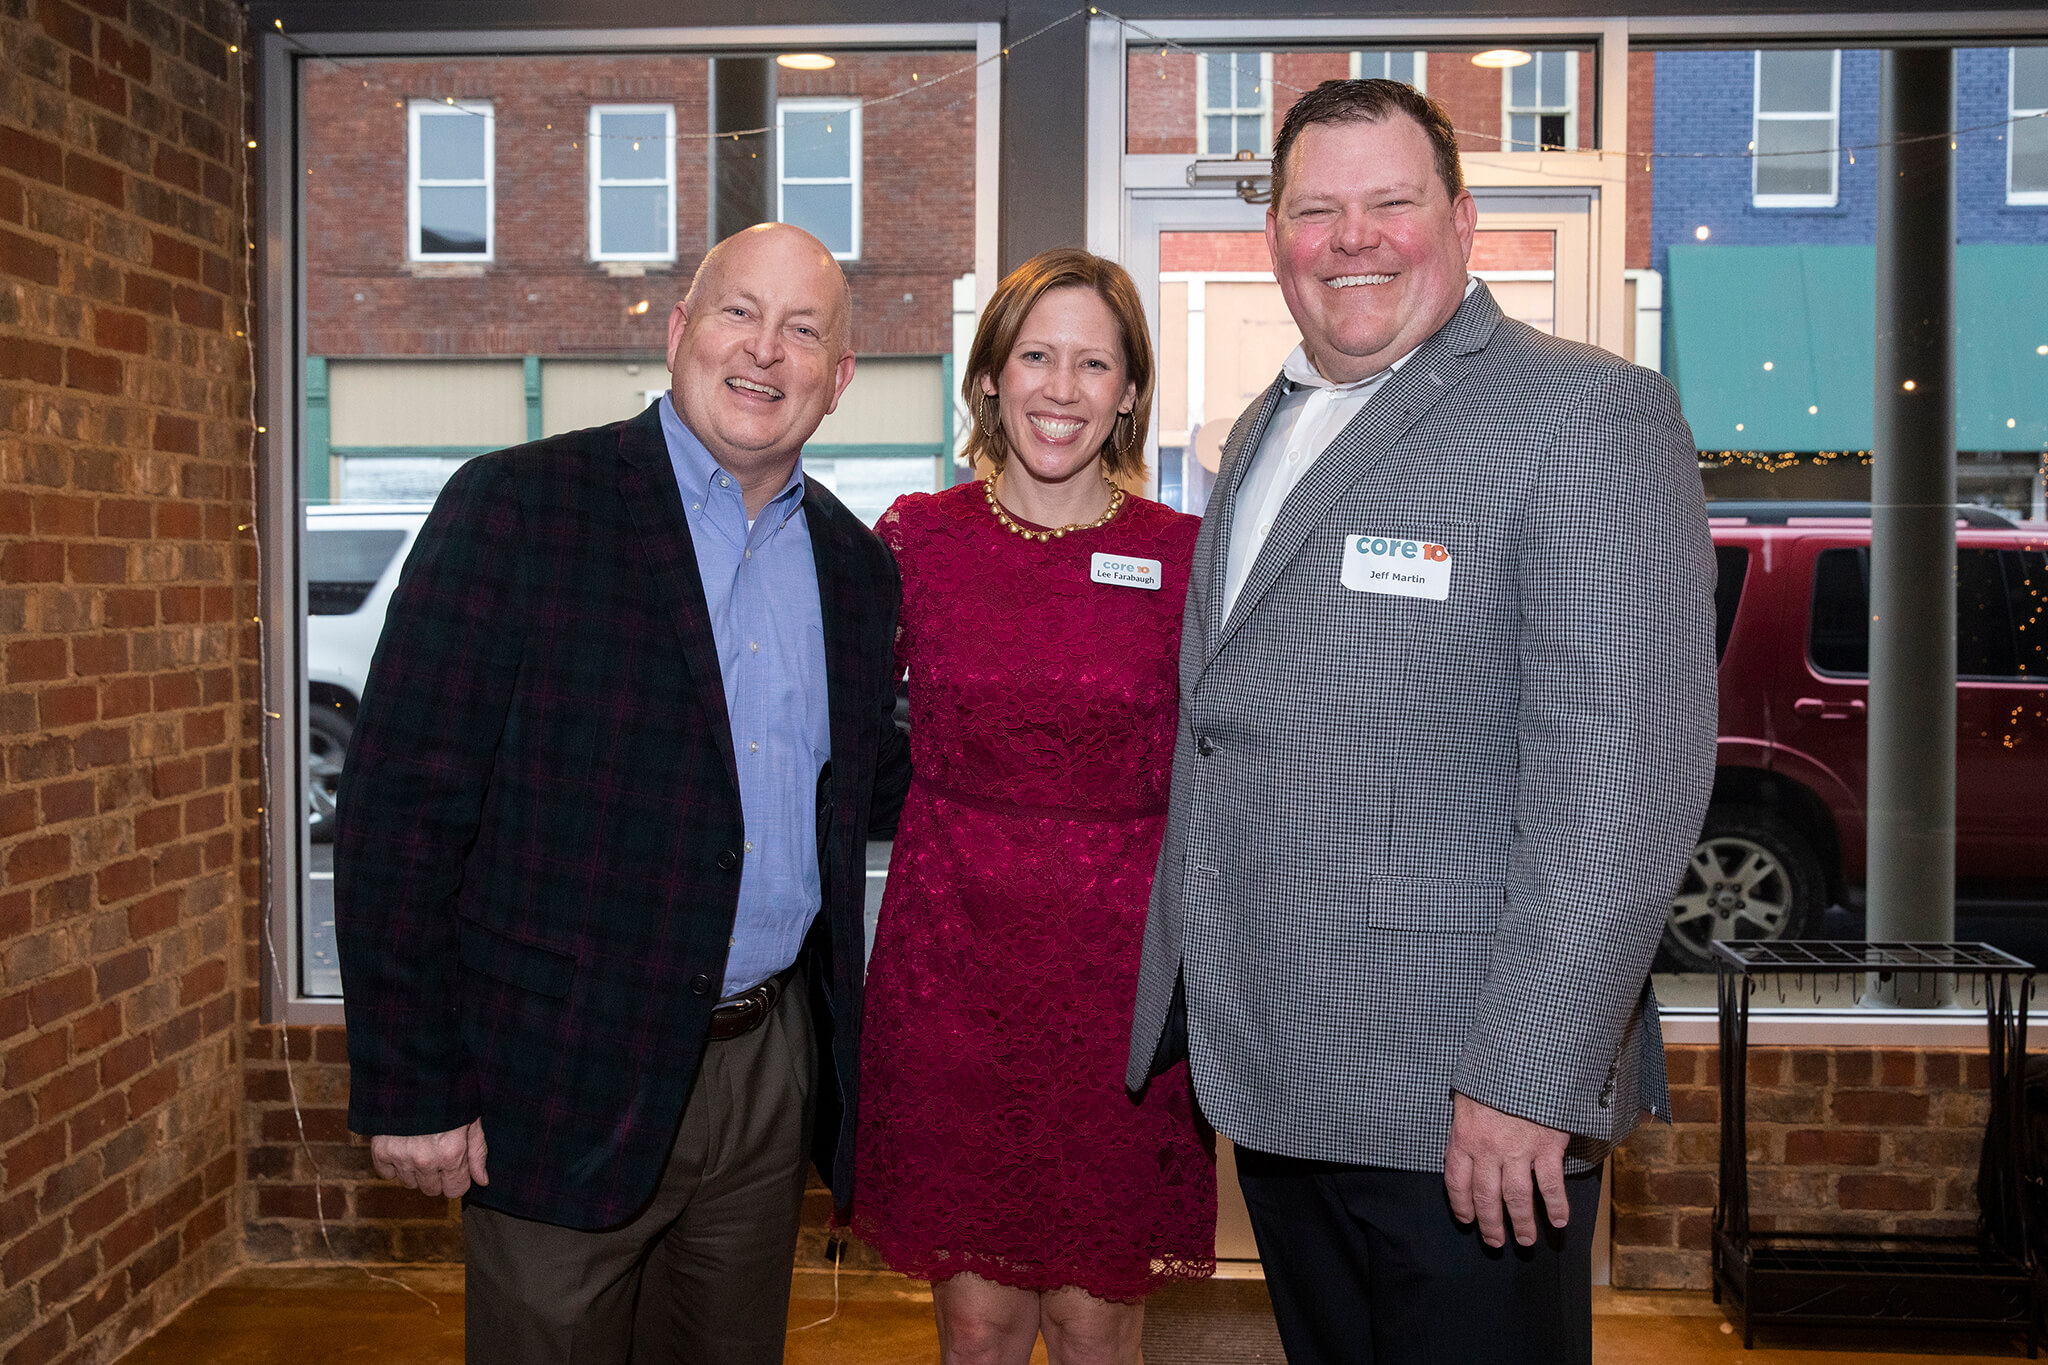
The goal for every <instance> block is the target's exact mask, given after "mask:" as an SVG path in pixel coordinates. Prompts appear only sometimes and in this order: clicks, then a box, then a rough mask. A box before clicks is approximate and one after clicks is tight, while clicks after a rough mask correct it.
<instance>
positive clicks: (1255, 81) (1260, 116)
mask: <svg viewBox="0 0 2048 1365" xmlns="http://www.w3.org/2000/svg"><path fill="white" fill-rule="evenodd" d="M1195 127H1196V128H1197V129H1198V130H1199V132H1198V134H1197V136H1198V138H1199V142H1198V144H1197V152H1198V154H1199V155H1201V156H1236V155H1237V154H1238V153H1239V152H1250V153H1251V154H1252V155H1253V156H1264V155H1265V154H1266V153H1267V151H1268V150H1269V149H1271V147H1272V146H1273V54H1272V53H1270V52H1203V53H1198V54H1197V55H1196V59H1195Z"/></svg>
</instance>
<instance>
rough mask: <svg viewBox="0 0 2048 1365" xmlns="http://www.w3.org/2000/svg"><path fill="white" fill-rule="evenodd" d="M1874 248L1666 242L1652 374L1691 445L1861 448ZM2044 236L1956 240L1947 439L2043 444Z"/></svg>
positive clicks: (1869, 395)
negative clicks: (2017, 241) (1680, 415)
mask: <svg viewBox="0 0 2048 1365" xmlns="http://www.w3.org/2000/svg"><path fill="white" fill-rule="evenodd" d="M1876 282H1877V252H1876V249H1875V248H1874V247H1867V246H1674V247H1672V248H1671V259H1670V269H1669V271H1668V274H1667V278H1666V285H1665V287H1666V288H1667V289H1668V290H1669V293H1668V294H1667V296H1666V298H1665V301H1664V318H1665V326H1666V328H1667V329H1668V330H1667V332H1666V337H1667V340H1666V343H1665V372H1666V374H1667V375H1669V377H1670V378H1671V380H1672V382H1673V383H1675V384H1676V385H1677V386H1678V393H1679V399H1680V401H1681V403H1682V404H1683V405H1684V408H1685V416H1686V420H1687V421H1689V422H1690V423H1691V424H1692V430H1693V439H1694V441H1695V443H1696V444H1697V445H1698V448H1699V449H1701V450H1707V451H1718V450H1737V451H1802V452H1803V451H1842V450H1852V451H1855V450H1868V449H1869V448H1870V445H1871V441H1872V429H1873V426H1872V415H1871V414H1872V407H1873V403H1874V401H1875V395H1874V394H1873V392H1872V386H1873V385H1874V384H1875V383H1876V378H1875V376H1876V372H1877V338H1876V330H1877V283H1876ZM2044 347H2048V245H2031V244H2022V245H2013V244H1995V245H1992V244H1987V245H1975V246H1959V247H1957V248H1956V448H1957V449H1958V450H2010V451H2048V351H2044V350H2043V349H2042V348H2044Z"/></svg>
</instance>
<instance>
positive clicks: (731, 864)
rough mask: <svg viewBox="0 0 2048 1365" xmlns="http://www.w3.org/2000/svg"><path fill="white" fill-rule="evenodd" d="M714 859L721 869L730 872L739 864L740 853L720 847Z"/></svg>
mask: <svg viewBox="0 0 2048 1365" xmlns="http://www.w3.org/2000/svg"><path fill="white" fill-rule="evenodd" d="M716 861H717V863H718V866H719V867H720V868H721V869H723V870H724V871H727V872H730V871H732V870H733V869H734V868H736V867H738V866H739V865H740V855H739V854H737V853H735V852H733V851H732V850H731V849H729V848H721V849H720V850H718V857H717V859H716Z"/></svg>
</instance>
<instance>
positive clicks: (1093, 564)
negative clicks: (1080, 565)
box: [1088, 551, 1159, 592]
mask: <svg viewBox="0 0 2048 1365" xmlns="http://www.w3.org/2000/svg"><path fill="white" fill-rule="evenodd" d="M1088 577H1089V578H1090V579H1092V580H1093V581H1095V582H1097V583H1114V584H1115V585H1116V586H1118V587H1120V588H1150V589H1152V591H1154V592H1158V591H1159V561H1158V560H1156V559H1133V558H1132V557H1131V556H1129V555H1106V554H1103V553H1101V552H1100V551H1098V552H1096V553H1095V554H1092V555H1090V556H1088Z"/></svg>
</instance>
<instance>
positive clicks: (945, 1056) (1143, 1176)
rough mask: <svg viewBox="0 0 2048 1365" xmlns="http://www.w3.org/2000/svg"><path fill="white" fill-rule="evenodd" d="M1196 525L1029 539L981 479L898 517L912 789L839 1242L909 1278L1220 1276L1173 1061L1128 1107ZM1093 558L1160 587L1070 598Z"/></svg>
mask: <svg viewBox="0 0 2048 1365" xmlns="http://www.w3.org/2000/svg"><path fill="white" fill-rule="evenodd" d="M1198 524H1199V523H1198V522H1197V521H1196V519H1195V518H1194V517H1191V516H1186V515H1184V514H1182V513H1179V512H1175V511H1172V510H1170V509H1169V508H1167V507H1164V506H1162V505H1161V504H1159V503H1156V502H1148V501H1145V500H1143V499H1138V498H1132V499H1128V500H1127V501H1126V502H1125V504H1124V506H1123V509H1122V511H1120V512H1119V513H1118V514H1117V516H1116V518H1115V520H1113V521H1111V522H1110V523H1109V524H1108V525H1107V526H1103V527H1100V528H1097V529H1095V530H1090V531H1081V532H1069V533H1068V534H1067V535H1066V536H1065V537H1064V538H1062V539H1056V540H1050V541H1046V542H1043V543H1041V542H1037V541H1028V540H1026V539H1024V538H1023V537H1022V536H1019V535H1017V534H1015V533H1014V532H1012V531H1010V530H1008V529H1007V528H1005V527H1004V526H1003V525H1002V524H1001V523H1000V522H998V521H997V520H996V519H995V517H994V516H993V515H991V513H990V511H989V508H988V506H987V504H986V502H985V501H984V499H983V494H982V490H981V487H980V485H978V484H975V483H967V484H962V485H960V486H959V487H956V488H952V489H948V490H947V491H946V492H943V493H938V494H928V493H913V494H911V495H909V496H907V497H904V498H901V499H899V500H898V501H897V502H896V504H895V506H893V507H891V508H890V509H889V511H888V513H887V514H886V515H884V516H883V518H882V520H881V522H880V524H879V525H878V526H877V527H876V530H877V531H878V532H879V533H880V534H881V536H882V538H883V539H884V540H886V541H887V542H888V543H889V545H890V546H891V548H893V549H894V550H895V552H896V561H897V563H898V565H899V566H900V567H901V569H902V571H903V617H902V628H901V629H900V630H899V632H898V635H897V651H898V662H899V664H901V665H905V666H907V667H908V669H909V671H910V707H911V732H910V741H911V753H912V758H913V762H914V769H915V772H916V778H915V780H914V782H913V784H912V787H911V792H910V800H909V804H908V805H906V806H905V808H904V811H903V819H902V823H901V826H900V827H899V829H898V831H897V835H896V847H895V853H894V857H893V858H892V859H891V861H890V865H889V883H888V891H887V893H886V894H885V896H884V898H883V901H882V911H881V922H880V925H879V927H878V929H877V933H876V938H875V950H874V957H873V960H872V961H871V962H870V964H869V967H868V979H867V1007H866V1014H865V1016H864V1019H863V1023H862V1034H861V1079H860V1129H859V1148H858V1153H857V1157H856V1162H857V1167H856V1170H857V1175H856V1179H855V1185H854V1216H853V1226H854V1230H855V1231H856V1232H857V1233H859V1234H860V1236H862V1237H863V1238H865V1239H866V1240H867V1241H868V1243H869V1244H870V1245H872V1246H874V1247H875V1248H876V1249H877V1250H878V1251H879V1252H881V1254H882V1256H883V1257H884V1259H886V1260H887V1261H888V1263H889V1264H890V1265H891V1266H893V1267H894V1268H896V1269H897V1270H900V1271H903V1272H906V1273H908V1274H910V1275H914V1276H917V1277H919V1278H921V1279H931V1280H940V1279H946V1278H948V1277H950V1276H952V1275H955V1274H958V1273H959V1272H961V1271H971V1272H973V1273H974V1274H976V1275H980V1276H983V1277H985V1278H987V1279H991V1280H997V1281H1000V1282H1001V1283H1004V1284H1009V1285H1015V1286H1017V1287H1019V1288H1024V1289H1034V1290H1046V1289H1056V1288H1059V1287H1060V1286H1062V1285H1080V1286H1081V1287H1082V1288H1084V1289H1087V1290H1088V1291H1089V1292H1091V1293H1093V1294H1096V1295H1098V1296H1100V1297H1103V1298H1110V1299H1122V1300H1134V1299H1138V1298H1141V1297H1142V1296H1144V1295H1145V1294H1147V1293H1149V1292H1150V1291H1151V1290H1153V1289H1155V1288H1157V1287H1158V1286H1159V1285H1160V1284H1161V1283H1163V1282H1164V1281H1166V1280H1168V1279H1175V1278H1190V1279H1192V1278H1198V1277H1201V1276H1205V1275H1208V1274H1211V1273H1213V1272H1214V1270H1215V1234H1216V1174H1215V1166H1214V1162H1213V1158H1212V1156H1211V1154H1210V1151H1209V1148H1208V1145H1207V1142H1206V1140H1205V1137H1204V1135H1203V1133H1202V1132H1201V1131H1200V1130H1199V1129H1198V1127H1197V1121H1196V1118H1195V1114H1194V1107H1193V1103H1192V1101H1191V1099H1190V1095H1189V1088H1188V1079H1187V1069H1186V1067H1185V1065H1184V1064H1183V1065H1181V1066H1177V1067H1175V1068H1174V1069H1173V1070H1172V1071H1170V1072H1168V1073H1167V1074H1165V1075H1163V1076H1160V1077H1158V1078H1157V1079H1155V1080H1154V1081H1153V1083H1152V1084H1151V1086H1150V1087H1148V1089H1147V1090H1146V1093H1145V1096H1144V1099H1143V1101H1142V1102H1138V1101H1134V1100H1133V1099H1132V1098H1131V1097H1130V1095H1129V1094H1128V1093H1127V1092H1126V1091H1125V1089H1124V1083H1123V1076H1124V1058H1125V1055H1126V1052H1127V1050H1128V1048H1129V1046H1130V1028H1131V1008H1132V1000H1133V996H1134V993H1135V991H1136V983H1137V972H1138V953H1139V946H1140V943H1141V941H1142V938H1143V934H1144V924H1145V907H1146V901H1147V899H1148V897H1149V895H1150V893H1151V887H1152V872H1153V868H1154V866H1155V864H1156V863H1157V861H1158V857H1159V841H1160V837H1161V835H1162V833H1163V831H1164V829H1165V823H1166V797H1167V787H1168V770H1169V768H1170V766H1171V761H1172V755H1173V734H1174V726H1175V724H1176V721H1177V714H1178V706H1179V687H1178V656H1179V650H1180V623H1181V607H1182V604H1183V601H1184V599H1185V597H1186V595H1187V575H1188V560H1189V557H1190V555H1191V553H1192V552H1193V549H1194V542H1195V530H1196V527H1197V525H1198ZM1096 552H1102V553H1107V554H1113V555H1116V556H1120V557H1130V558H1139V559H1150V560H1156V561H1158V563H1159V565H1160V566H1161V569H1160V572H1161V573H1162V575H1163V579H1164V582H1163V586H1162V587H1161V588H1160V589H1159V590H1157V591H1154V590H1149V589H1144V588H1136V587H1125V586H1120V585H1113V584H1104V583H1097V582H1093V581H1091V578H1090V567H1091V555H1092V554H1094V553H1096Z"/></svg>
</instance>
